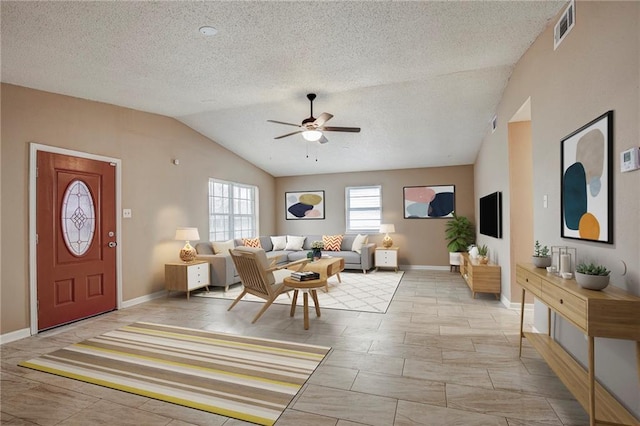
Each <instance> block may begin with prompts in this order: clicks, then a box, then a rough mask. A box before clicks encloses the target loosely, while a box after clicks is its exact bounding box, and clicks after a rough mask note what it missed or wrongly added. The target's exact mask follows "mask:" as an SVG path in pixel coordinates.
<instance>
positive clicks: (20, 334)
mask: <svg viewBox="0 0 640 426" xmlns="http://www.w3.org/2000/svg"><path fill="white" fill-rule="evenodd" d="M166 294H167V292H166V290H161V291H158V292H155V293H152V294H148V295H146V296H141V297H136V298H135V299H131V300H127V301H126V302H122V306H121V308H120V309H125V308H129V307H131V306H135V305H139V304H140V303H144V302H148V301H150V300H153V299H157V298H159V297H162V296H165V295H166ZM25 337H31V330H30V329H29V328H24V329H22V330H16V331H12V332H10V333H6V334H2V335H0V345H4V344H5V343H10V342H15V341H16V340H20V339H24V338H25Z"/></svg>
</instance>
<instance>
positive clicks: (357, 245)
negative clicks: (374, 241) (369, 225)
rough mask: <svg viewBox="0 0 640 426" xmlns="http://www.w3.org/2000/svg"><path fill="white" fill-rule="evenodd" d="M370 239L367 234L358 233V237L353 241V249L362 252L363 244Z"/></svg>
mask: <svg viewBox="0 0 640 426" xmlns="http://www.w3.org/2000/svg"><path fill="white" fill-rule="evenodd" d="M368 240H369V237H368V236H367V235H360V234H358V235H356V237H355V238H354V239H353V243H351V250H352V251H355V252H356V253H358V254H360V253H362V246H363V245H365V244H367V241H368Z"/></svg>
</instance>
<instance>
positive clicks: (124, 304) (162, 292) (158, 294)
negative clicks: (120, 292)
mask: <svg viewBox="0 0 640 426" xmlns="http://www.w3.org/2000/svg"><path fill="white" fill-rule="evenodd" d="M166 295H167V291H166V290H160V291H156V292H155V293H151V294H147V295H145V296H140V297H136V298H135V299H129V300H127V301H124V302H122V308H130V307H132V306H135V305H139V304H141V303H144V302H148V301H150V300H153V299H158V298H160V297H162V296H166Z"/></svg>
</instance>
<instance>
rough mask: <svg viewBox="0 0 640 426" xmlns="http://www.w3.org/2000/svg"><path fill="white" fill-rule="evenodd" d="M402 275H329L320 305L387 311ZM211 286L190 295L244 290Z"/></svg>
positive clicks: (230, 295)
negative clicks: (340, 279)
mask: <svg viewBox="0 0 640 426" xmlns="http://www.w3.org/2000/svg"><path fill="white" fill-rule="evenodd" d="M403 275H404V272H397V273H396V272H390V271H373V272H368V273H366V274H362V273H357V272H341V273H340V278H342V282H341V283H339V282H338V278H337V277H336V276H333V277H330V278H329V280H328V283H329V292H328V293H325V291H324V288H322V289H318V290H317V293H318V302H320V308H321V309H342V310H347V311H360V312H377V313H385V312H387V308H388V307H389V303H391V299H392V298H393V295H394V294H395V292H396V289H397V288H398V284H400V280H401V279H402V276H403ZM209 288H210V291H209V292H208V293H207V292H205V291H204V290H203V291H199V292H196V293H192V294H191V295H192V296H196V297H211V298H217V299H230V300H233V299H235V298H236V297H238V295H239V294H240V293H241V292H242V284H235V285H233V286H231V287H229V291H227V292H225V291H224V288H223V287H209ZM242 300H243V301H252V302H260V303H264V300H262V299H260V298H257V297H255V296H252V295H250V294H247V295H245V296H244V298H243V299H242ZM274 303H280V304H285V305H290V304H291V298H290V297H289V295H287V294H281V295H280V296H279V297H278V298H277V299H276V301H275V302H274ZM302 303H303V298H302V294H299V295H298V302H297V304H298V305H300V306H302ZM309 304H310V306H313V301H311V300H309Z"/></svg>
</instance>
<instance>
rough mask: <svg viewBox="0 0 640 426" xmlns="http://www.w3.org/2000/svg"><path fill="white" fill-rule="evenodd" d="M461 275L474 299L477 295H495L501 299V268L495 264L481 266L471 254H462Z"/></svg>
mask: <svg viewBox="0 0 640 426" xmlns="http://www.w3.org/2000/svg"><path fill="white" fill-rule="evenodd" d="M460 275H462V278H464V280H465V281H466V283H467V285H468V286H469V288H470V289H471V293H472V294H473V298H474V299H475V298H476V293H493V294H495V296H496V299H500V281H501V280H500V266H498V265H494V264H493V263H487V264H486V265H482V264H480V262H478V260H477V259H472V258H471V257H469V253H460Z"/></svg>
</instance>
